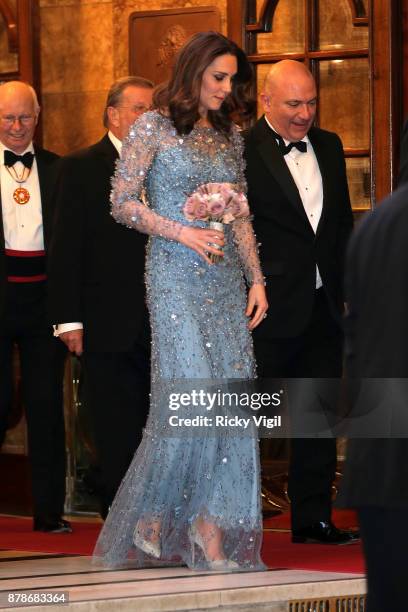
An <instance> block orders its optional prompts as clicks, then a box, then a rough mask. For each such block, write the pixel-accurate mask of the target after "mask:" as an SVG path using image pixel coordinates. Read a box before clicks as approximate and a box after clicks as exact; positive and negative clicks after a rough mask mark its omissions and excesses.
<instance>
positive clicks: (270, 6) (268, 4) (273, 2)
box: [245, 0, 279, 32]
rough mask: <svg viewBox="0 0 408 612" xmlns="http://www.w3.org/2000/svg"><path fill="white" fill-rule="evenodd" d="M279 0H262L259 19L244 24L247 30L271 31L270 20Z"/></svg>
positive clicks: (271, 20)
mask: <svg viewBox="0 0 408 612" xmlns="http://www.w3.org/2000/svg"><path fill="white" fill-rule="evenodd" d="M278 3H279V0H264V3H263V5H262V8H261V12H260V14H259V21H257V22H256V23H251V24H248V25H247V26H246V28H245V29H246V31H247V32H272V22H273V17H274V15H275V11H276V7H277V6H278Z"/></svg>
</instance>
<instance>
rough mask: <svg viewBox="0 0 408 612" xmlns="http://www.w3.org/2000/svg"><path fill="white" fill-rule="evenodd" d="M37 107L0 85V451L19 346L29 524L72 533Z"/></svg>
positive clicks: (22, 86)
mask: <svg viewBox="0 0 408 612" xmlns="http://www.w3.org/2000/svg"><path fill="white" fill-rule="evenodd" d="M39 112H40V107H39V105H38V101H37V96H36V94H35V91H34V89H33V88H32V87H31V86H30V85H27V84H26V83H23V82H20V81H9V82H6V83H3V84H1V85H0V196H1V207H0V211H1V216H0V371H1V377H0V446H1V445H2V443H3V441H4V438H5V435H6V431H7V428H8V425H9V417H10V411H11V406H12V403H13V370H12V359H13V350H14V345H16V346H17V348H18V351H19V358H20V371H21V400H22V404H23V407H24V410H25V415H26V419H27V432H28V447H29V458H30V465H31V480H32V493H33V516H34V524H33V527H34V529H35V530H38V531H46V532H69V531H71V527H70V525H69V523H68V522H67V521H64V520H63V518H62V515H63V511H64V500H65V434H64V416H63V400H62V380H63V369H64V359H65V350H64V347H63V346H62V345H61V343H60V342H58V341H57V340H56V339H55V338H53V336H52V333H51V326H50V325H49V324H48V321H47V313H46V290H47V276H46V253H47V246H48V244H49V241H50V233H51V226H52V217H53V210H52V200H51V194H52V191H53V188H54V185H55V179H56V173H57V165H58V156H57V155H56V154H55V153H52V152H50V151H46V150H44V149H40V148H39V147H37V146H36V145H33V142H32V139H33V135H34V131H35V127H36V125H37V122H38V116H39Z"/></svg>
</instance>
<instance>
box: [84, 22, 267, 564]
mask: <svg viewBox="0 0 408 612" xmlns="http://www.w3.org/2000/svg"><path fill="white" fill-rule="evenodd" d="M251 78H252V72H251V69H250V66H249V64H248V62H247V59H246V57H245V54H244V53H243V51H242V50H241V49H239V47H237V46H236V45H235V43H233V42H231V41H229V40H228V39H227V38H225V37H224V36H222V35H221V34H218V33H216V32H204V33H199V34H197V35H195V36H194V37H192V39H190V41H188V42H187V43H186V45H185V46H184V47H183V48H182V49H181V51H180V52H179V55H178V57H177V59H176V62H175V66H174V69H173V73H172V77H171V79H170V81H169V82H168V83H167V84H165V85H163V86H162V87H161V88H159V90H158V91H156V94H155V99H154V101H155V106H156V108H157V109H158V110H155V111H152V112H148V113H146V114H145V115H143V116H142V117H141V118H140V119H139V120H138V121H137V122H136V123H135V124H134V125H133V126H132V128H131V129H130V132H129V136H128V138H127V140H126V141H125V142H124V146H123V150H122V158H121V160H120V162H119V163H118V166H117V171H116V174H115V177H114V180H113V192H112V203H113V207H112V214H113V216H114V218H115V219H116V220H117V221H118V222H120V223H124V224H125V225H127V226H128V227H130V228H134V229H136V230H138V231H141V232H144V233H147V234H149V235H150V236H151V237H150V242H149V245H148V251H147V264H146V283H147V290H148V291H147V293H148V306H149V311H150V318H151V327H152V392H151V407H150V413H149V418H148V422H147V425H146V429H145V432H144V436H143V440H142V442H141V444H140V446H139V448H138V450H137V452H136V454H135V457H134V459H133V461H132V464H131V465H130V467H129V470H128V472H127V474H126V476H125V478H124V479H123V481H122V484H121V487H120V489H119V491H118V493H117V495H116V498H115V500H114V503H113V505H112V508H111V510H110V513H109V515H108V517H107V520H106V522H105V525H104V527H103V529H102V532H101V534H100V537H99V539H98V542H97V545H96V549H95V553H94V558H95V559H96V561H99V562H102V563H103V564H105V565H107V566H109V567H117V566H122V565H132V566H133V567H147V566H152V565H166V564H169V565H170V564H180V563H184V564H187V565H188V566H189V567H191V568H194V569H210V570H224V571H234V570H242V569H262V568H263V564H262V562H261V559H260V547H261V541H262V517H261V508H260V468H259V455H258V439H257V432H256V429H255V427H254V426H253V425H252V424H251V425H250V426H249V427H248V428H247V429H246V430H245V432H244V431H239V432H236V431H235V430H234V431H233V428H230V429H229V428H228V427H226V426H223V427H221V426H220V427H218V426H217V427H215V426H205V425H204V424H203V423H205V422H204V421H201V424H202V426H201V427H196V428H191V427H190V428H188V427H182V426H178V425H177V423H179V417H191V418H193V417H194V416H202V417H203V418H204V416H207V417H208V418H209V417H210V416H211V415H212V416H214V410H212V411H210V410H209V409H208V408H209V407H208V406H206V407H204V406H203V405H202V403H201V404H200V405H193V404H194V402H190V406H187V405H186V404H187V403H188V402H186V401H184V402H183V403H180V402H179V401H178V400H180V397H181V395H180V392H181V390H182V391H184V392H185V391H186V390H187V391H188V392H189V393H190V396H189V397H190V399H191V398H192V397H193V395H192V392H193V391H195V392H196V393H197V394H198V392H199V390H201V391H202V392H203V393H204V390H205V392H208V390H212V391H214V390H215V391H217V390H220V389H230V388H231V385H232V387H233V383H234V381H247V382H248V383H249V381H251V380H253V379H254V377H255V363H254V356H253V349H252V338H251V335H250V330H251V329H253V328H254V327H255V326H256V325H258V324H259V323H260V322H261V320H262V318H263V317H264V316H265V312H266V309H267V301H266V297H265V289H264V279H263V276H262V272H261V269H260V265H259V259H258V253H257V247H256V240H255V237H254V234H253V230H252V225H251V222H250V219H249V218H248V217H245V218H241V219H236V220H235V221H233V222H232V223H231V224H230V225H225V226H224V228H225V233H223V232H220V231H218V230H214V229H211V228H209V226H208V225H207V224H206V223H204V222H203V221H188V220H187V219H186V217H185V214H184V212H183V208H184V205H185V202H186V199H187V197H188V196H189V195H191V194H192V193H194V192H195V191H196V190H197V189H198V188H199V187H200V186H202V185H205V184H208V183H227V184H228V185H230V186H232V187H233V188H234V190H235V191H237V192H244V191H245V180H244V163H243V157H242V140H241V136H240V134H239V131H238V129H237V128H236V126H235V125H234V124H233V123H232V121H231V115H232V113H235V114H237V113H241V115H242V114H243V115H245V113H248V112H249V110H250V109H251V110H252V105H251V102H250V100H249V98H248V97H247V95H246V91H247V90H248V86H249V85H250V81H251ZM142 193H145V195H146V198H147V200H148V204H149V205H148V206H146V205H145V204H144V203H142V202H141V195H142ZM107 246H108V245H107ZM221 249H223V250H222V251H221ZM220 253H221V261H220V262H219V263H212V262H211V260H210V254H220ZM123 265H126V266H128V268H129V274H132V262H131V261H127V262H123ZM244 277H245V278H244ZM245 279H246V282H247V284H248V286H249V291H248V296H247V293H246V286H245ZM195 397H196V399H197V397H201V398H203V397H206V396H203V395H201V396H198V395H196V396H195ZM218 397H219V396H218ZM170 399H171V400H172V401H171V402H170ZM236 403H237V404H238V402H236ZM196 404H197V402H196ZM177 407H178V409H177V410H176V408H177ZM135 410H137V406H135ZM218 410H219V411H222V410H224V411H225V410H226V414H227V415H228V416H234V414H236V413H237V412H238V410H239V406H238V405H236V406H235V407H234V406H233V405H232V406H229V407H228V408H224V407H222V408H221V407H220V406H218ZM171 417H173V418H171ZM118 418H120V406H118ZM208 422H209V421H208V420H207V424H208ZM175 424H176V425H175Z"/></svg>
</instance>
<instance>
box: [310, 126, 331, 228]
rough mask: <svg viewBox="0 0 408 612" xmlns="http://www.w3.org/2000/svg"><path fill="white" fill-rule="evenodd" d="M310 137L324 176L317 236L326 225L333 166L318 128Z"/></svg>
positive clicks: (312, 131)
mask: <svg viewBox="0 0 408 612" xmlns="http://www.w3.org/2000/svg"><path fill="white" fill-rule="evenodd" d="M308 138H309V140H310V142H311V144H312V147H313V151H314V153H315V155H316V159H317V163H318V166H319V170H320V174H321V176H322V188H323V207H322V214H321V216H320V220H319V224H318V226H317V230H316V237H317V236H318V235H319V234H320V232H321V231H322V228H323V227H324V222H325V218H326V216H327V205H328V202H327V194H328V188H329V185H330V177H331V173H332V171H331V168H330V163H329V158H330V156H329V155H327V151H325V150H324V147H323V143H322V142H321V137H320V134H319V132H318V131H317V130H316V128H312V129H311V130H310V131H309V133H308Z"/></svg>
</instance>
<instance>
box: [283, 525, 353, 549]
mask: <svg viewBox="0 0 408 612" xmlns="http://www.w3.org/2000/svg"><path fill="white" fill-rule="evenodd" d="M359 538H360V534H359V532H358V531H345V530H343V529H337V527H336V526H335V525H333V523H332V522H331V521H320V522H319V523H315V524H314V525H310V526H309V527H302V528H301V529H294V530H293V531H292V542H294V543H295V544H351V543H353V542H356V540H358V539H359Z"/></svg>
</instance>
